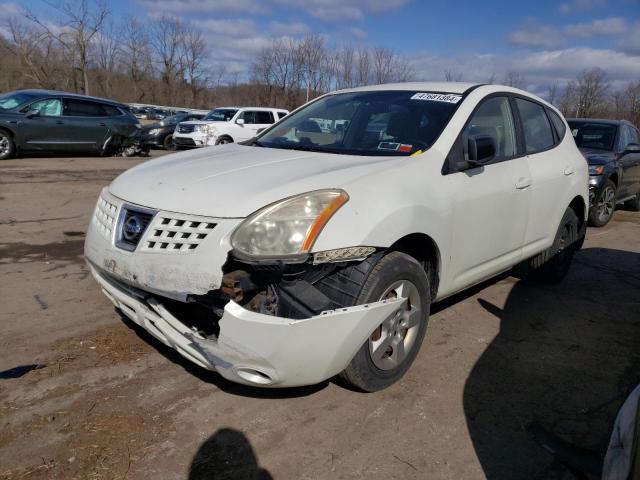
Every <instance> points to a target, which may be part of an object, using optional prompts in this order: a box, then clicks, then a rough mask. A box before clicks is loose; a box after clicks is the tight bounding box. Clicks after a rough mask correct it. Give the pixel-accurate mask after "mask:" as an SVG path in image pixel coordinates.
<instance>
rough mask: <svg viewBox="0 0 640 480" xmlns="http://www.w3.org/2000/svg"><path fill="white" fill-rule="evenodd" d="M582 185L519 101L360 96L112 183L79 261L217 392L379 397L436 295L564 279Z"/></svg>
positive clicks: (482, 93)
mask: <svg viewBox="0 0 640 480" xmlns="http://www.w3.org/2000/svg"><path fill="white" fill-rule="evenodd" d="M237 113H238V112H236V114H234V117H236V116H237ZM588 181H589V173H588V168H587V162H586V161H585V159H584V157H583V156H582V154H581V153H580V152H579V151H578V148H577V147H576V143H575V142H574V140H573V137H572V136H571V132H570V131H569V129H568V127H567V123H566V121H565V120H564V119H563V118H562V115H561V114H560V113H559V112H558V110H557V109H555V108H554V107H553V106H552V105H550V104H549V103H547V102H545V101H544V100H542V99H540V98H538V97H536V96H534V95H532V94H529V93H527V92H524V91H522V90H518V89H515V88H511V87H507V86H500V85H474V84H467V83H406V84H392V85H379V86H373V87H363V88H356V89H351V90H343V91H339V92H333V93H330V94H327V95H324V96H322V97H320V98H318V99H316V100H314V101H312V102H311V103H309V104H307V105H305V106H303V107H301V108H299V109H298V110H296V111H294V112H293V113H291V114H290V115H288V116H287V117H285V118H284V119H283V120H282V121H280V122H278V123H276V124H275V125H273V126H272V127H271V128H268V129H267V130H266V131H264V132H262V133H261V134H259V135H258V136H257V138H256V139H255V140H253V141H252V142H245V143H244V144H242V145H239V144H233V145H224V146H219V147H212V148H206V149H201V150H199V151H191V152H182V153H177V154H173V155H168V156H165V157H163V158H159V159H156V160H152V161H148V162H145V163H143V164H141V165H138V166H137V167H134V168H132V169H131V170H129V171H127V172H125V173H123V174H122V175H120V176H119V177H118V178H117V179H115V180H114V181H113V183H111V185H109V186H108V187H106V188H105V189H104V190H103V191H102V193H101V194H100V198H99V200H98V204H97V206H96V209H95V213H94V216H93V219H92V221H91V225H90V226H89V229H88V233H87V239H86V244H85V257H86V260H87V263H88V265H89V268H90V270H91V272H92V274H93V276H94V277H95V279H96V280H97V281H98V283H99V284H100V285H101V286H102V289H103V290H104V292H105V294H106V295H107V296H108V297H109V298H110V299H111V301H112V302H113V303H114V304H115V305H116V307H117V308H118V309H120V310H121V311H122V312H123V314H124V315H126V316H127V317H129V318H130V319H132V320H133V321H134V322H135V323H137V324H138V325H140V326H141V327H142V328H144V329H146V330H147V331H149V332H150V333H151V335H153V336H155V337H156V338H158V339H159V340H160V341H162V342H164V343H165V344H167V345H169V346H171V347H172V348H175V349H176V350H177V351H178V352H180V354H182V355H183V356H185V357H186V358H188V359H189V360H191V361H193V362H194V363H196V364H198V365H200V366H202V367H204V368H207V369H211V370H216V371H217V372H219V373H220V374H221V375H222V376H224V377H225V378H227V379H230V380H233V381H235V382H240V383H244V384H248V385H255V386H268V387H285V386H295V385H308V384H313V383H317V382H320V381H322V380H325V379H328V378H330V377H332V376H334V375H338V374H340V375H341V376H342V377H343V378H344V379H345V380H346V381H348V382H350V383H351V384H352V385H355V386H356V387H358V388H360V389H362V390H365V391H374V390H379V389H382V388H385V387H387V386H389V385H391V384H392V383H394V382H396V381H398V380H399V379H400V378H401V377H402V376H403V375H404V373H405V372H406V371H407V369H408V368H409V366H410V365H411V363H412V362H413V360H414V359H415V358H416V355H417V353H418V351H419V349H420V345H421V344H422V341H423V338H424V336H425V333H426V331H427V322H428V320H429V308H430V305H431V304H432V303H433V302H435V301H438V300H441V299H443V298H445V297H448V296H450V295H453V294H454V293H456V292H459V291H460V290H463V289H465V288H467V287H469V286H472V285H474V284H477V283H479V282H481V281H483V280H485V279H487V278H490V277H492V276H494V275H497V274H499V273H501V272H504V271H506V270H508V269H510V268H511V267H513V266H514V265H516V264H524V266H525V267H526V268H527V269H529V270H530V272H531V274H532V275H533V276H534V277H535V278H537V279H539V280H541V281H547V282H558V281H560V280H561V279H562V278H563V277H564V276H565V275H566V273H567V271H568V269H569V267H570V265H571V261H572V258H573V254H574V252H575V251H576V250H578V249H579V248H580V247H581V245H582V242H583V239H584V235H585V226H586V218H587V206H588Z"/></svg>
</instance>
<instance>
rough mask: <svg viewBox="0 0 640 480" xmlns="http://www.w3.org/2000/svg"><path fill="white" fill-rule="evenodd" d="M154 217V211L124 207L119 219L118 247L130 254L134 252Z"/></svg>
mask: <svg viewBox="0 0 640 480" xmlns="http://www.w3.org/2000/svg"><path fill="white" fill-rule="evenodd" d="M154 215H155V212H154V211H153V210H148V209H146V208H141V207H131V206H129V205H124V206H123V207H122V210H121V211H120V216H119V218H118V228H117V232H116V247H119V248H122V249H123V250H128V251H130V252H132V251H134V250H135V249H136V247H137V246H138V243H140V239H142V237H143V236H144V233H145V231H146V230H147V227H148V226H149V224H150V223H151V221H152V220H153V216H154Z"/></svg>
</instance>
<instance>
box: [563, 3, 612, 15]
mask: <svg viewBox="0 0 640 480" xmlns="http://www.w3.org/2000/svg"><path fill="white" fill-rule="evenodd" d="M606 4H607V1H606V0H569V1H567V2H564V3H561V4H560V6H559V7H558V11H559V12H560V13H564V14H565V15H566V14H570V13H576V12H584V11H587V10H594V9H596V8H601V7H604V6H605V5H606Z"/></svg>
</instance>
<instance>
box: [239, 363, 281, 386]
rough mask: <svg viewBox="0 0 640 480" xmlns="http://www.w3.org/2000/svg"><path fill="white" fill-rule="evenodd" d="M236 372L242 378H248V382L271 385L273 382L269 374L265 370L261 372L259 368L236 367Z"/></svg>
mask: <svg viewBox="0 0 640 480" xmlns="http://www.w3.org/2000/svg"><path fill="white" fill-rule="evenodd" d="M236 373H237V374H238V376H239V377H240V378H242V379H243V380H246V381H247V382H251V383H255V384H258V385H270V384H271V383H273V380H272V379H271V377H270V376H269V375H267V374H266V373H264V372H260V371H259V370H255V369H253V368H249V367H239V368H236Z"/></svg>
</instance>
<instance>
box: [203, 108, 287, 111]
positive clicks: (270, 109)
mask: <svg viewBox="0 0 640 480" xmlns="http://www.w3.org/2000/svg"><path fill="white" fill-rule="evenodd" d="M230 109H233V110H263V111H267V112H270V111H272V110H277V111H280V112H286V111H287V110H286V109H284V108H271V107H216V108H214V109H213V110H230Z"/></svg>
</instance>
